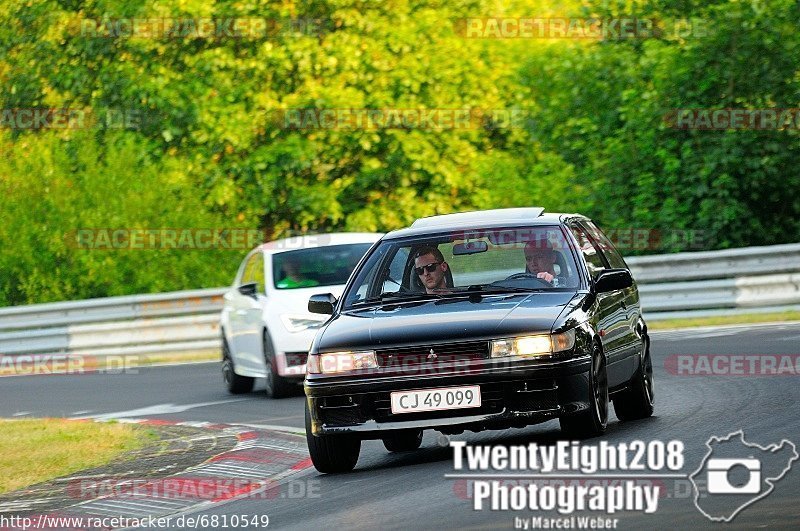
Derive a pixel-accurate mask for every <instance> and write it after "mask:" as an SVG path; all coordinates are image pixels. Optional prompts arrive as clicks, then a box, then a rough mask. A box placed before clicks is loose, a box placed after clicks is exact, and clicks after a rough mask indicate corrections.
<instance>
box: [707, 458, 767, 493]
mask: <svg viewBox="0 0 800 531" xmlns="http://www.w3.org/2000/svg"><path fill="white" fill-rule="evenodd" d="M736 467H744V468H745V469H747V470H748V471H749V472H750V476H749V478H748V480H747V482H746V483H744V484H743V485H734V484H733V482H732V481H731V479H730V472H731V471H733V470H734V469H735V468H736ZM706 468H707V470H708V473H707V475H706V482H707V483H706V485H707V488H708V493H709V494H758V493H759V492H761V461H759V460H758V459H709V460H708V463H707V464H706Z"/></svg>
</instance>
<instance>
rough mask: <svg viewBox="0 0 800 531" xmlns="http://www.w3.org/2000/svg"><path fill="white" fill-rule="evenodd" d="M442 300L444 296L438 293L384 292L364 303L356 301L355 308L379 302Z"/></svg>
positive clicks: (363, 301) (365, 300)
mask: <svg viewBox="0 0 800 531" xmlns="http://www.w3.org/2000/svg"><path fill="white" fill-rule="evenodd" d="M431 298H433V299H441V298H442V296H441V295H439V294H437V293H404V292H401V291H384V292H383V293H381V294H380V295H377V296H375V297H370V298H368V299H364V300H362V301H356V302H354V303H353V306H361V305H365V304H375V303H378V302H390V301H391V302H405V301H417V300H425V299H431Z"/></svg>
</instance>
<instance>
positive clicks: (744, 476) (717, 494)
mask: <svg viewBox="0 0 800 531" xmlns="http://www.w3.org/2000/svg"><path fill="white" fill-rule="evenodd" d="M706 447H707V448H708V453H707V454H706V455H705V457H704V458H703V460H702V462H701V463H700V466H699V467H698V468H697V470H695V471H694V472H693V473H692V474H690V475H689V481H691V482H692V485H693V487H694V504H695V506H696V507H697V509H698V510H699V511H700V512H701V513H703V515H705V516H706V518H708V519H709V520H711V521H713V522H730V521H731V520H733V519H734V517H735V516H736V515H737V514H739V513H740V512H741V511H742V510H744V509H745V508H746V507H749V506H750V505H753V504H754V503H756V502H757V501H758V500H760V499H762V498H764V497H765V496H767V495H769V493H770V492H772V491H773V490H775V488H776V484H778V483H779V481H780V480H781V478H783V477H784V476H785V475H786V474H787V473H788V472H789V470H790V469H791V468H792V463H794V462H795V461H797V460H798V458H800V455H798V453H797V448H796V447H795V445H794V443H793V442H791V441H789V440H787V439H783V440H781V441H780V442H779V443H777V444H776V443H773V444H769V445H767V446H760V445H758V444H754V443H749V442H747V441H746V440H745V438H744V433H743V432H742V431H741V430H739V431H736V432H733V433H729V434H728V435H726V436H724V437H711V438H710V439H708V441H707V442H706ZM778 486H779V485H778Z"/></svg>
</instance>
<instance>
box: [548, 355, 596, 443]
mask: <svg viewBox="0 0 800 531" xmlns="http://www.w3.org/2000/svg"><path fill="white" fill-rule="evenodd" d="M558 420H559V423H560V424H561V432H562V433H564V435H566V436H568V437H571V438H573V439H584V438H588V437H595V436H597V435H602V434H603V433H604V432H605V431H606V427H607V426H608V375H607V374H606V357H605V355H604V354H603V351H602V350H601V349H600V347H599V346H598V345H595V347H594V349H593V351H592V368H591V371H590V373H589V409H587V410H586V411H583V412H581V413H579V414H577V415H573V416H570V417H561V418H560V419H558Z"/></svg>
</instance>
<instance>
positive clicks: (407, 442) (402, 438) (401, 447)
mask: <svg viewBox="0 0 800 531" xmlns="http://www.w3.org/2000/svg"><path fill="white" fill-rule="evenodd" d="M421 444H422V430H402V431H398V432H397V433H396V434H394V435H392V436H391V437H386V438H384V439H383V446H384V447H385V448H386V449H387V450H389V451H390V452H411V451H414V450H416V449H417V448H419V447H420V445H421Z"/></svg>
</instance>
